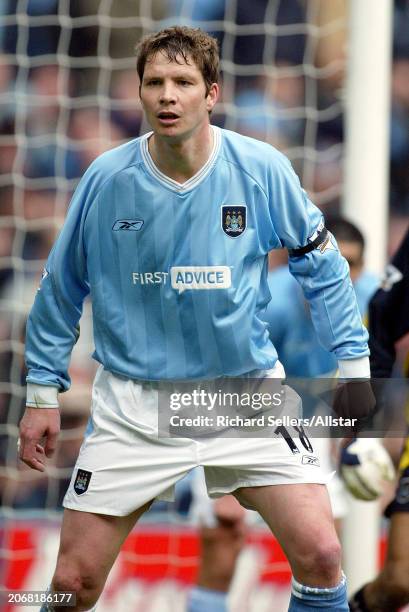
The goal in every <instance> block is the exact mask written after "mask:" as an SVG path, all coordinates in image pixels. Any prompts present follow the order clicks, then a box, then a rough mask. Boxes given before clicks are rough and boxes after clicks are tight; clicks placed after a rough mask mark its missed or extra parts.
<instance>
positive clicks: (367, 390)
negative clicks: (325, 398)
mask: <svg viewBox="0 0 409 612" xmlns="http://www.w3.org/2000/svg"><path fill="white" fill-rule="evenodd" d="M375 406H376V398H375V395H374V392H373V390H372V386H371V381H370V380H367V379H356V380H355V379H349V380H347V381H345V382H340V383H339V384H338V386H337V388H336V389H335V394H334V399H333V409H334V411H335V412H336V414H337V415H338V416H340V417H343V418H346V419H357V427H354V429H356V430H359V425H360V424H362V421H364V420H365V419H367V418H368V417H370V416H371V415H372V414H373V413H374V410H375Z"/></svg>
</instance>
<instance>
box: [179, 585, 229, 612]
mask: <svg viewBox="0 0 409 612" xmlns="http://www.w3.org/2000/svg"><path fill="white" fill-rule="evenodd" d="M210 611H211V612H227V594H226V593H223V592H222V591H213V590H212V589H204V588H203V587H198V586H196V587H194V588H193V589H192V590H191V591H190V593H189V597H188V600H187V612H210Z"/></svg>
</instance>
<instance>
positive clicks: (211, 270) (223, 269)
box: [170, 266, 231, 293]
mask: <svg viewBox="0 0 409 612" xmlns="http://www.w3.org/2000/svg"><path fill="white" fill-rule="evenodd" d="M170 279H171V284H172V287H173V289H176V290H177V291H179V293H182V292H183V291H186V289H228V288H229V287H231V270H230V268H228V267H227V266H183V267H178V266H175V267H174V268H171V269H170Z"/></svg>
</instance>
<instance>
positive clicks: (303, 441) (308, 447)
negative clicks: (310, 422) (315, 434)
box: [274, 425, 314, 455]
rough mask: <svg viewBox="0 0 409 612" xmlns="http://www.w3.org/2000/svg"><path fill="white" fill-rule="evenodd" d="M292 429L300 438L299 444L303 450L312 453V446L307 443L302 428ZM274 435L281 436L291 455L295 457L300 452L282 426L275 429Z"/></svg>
mask: <svg viewBox="0 0 409 612" xmlns="http://www.w3.org/2000/svg"><path fill="white" fill-rule="evenodd" d="M294 429H295V431H296V432H297V433H298V435H299V437H300V442H301V444H302V445H303V447H304V448H305V450H307V451H308V452H309V453H312V452H314V449H313V448H312V444H311V442H310V441H309V439H308V436H307V434H306V433H305V429H304V427H303V426H302V425H297V426H295V427H294ZM274 433H275V434H277V435H278V436H279V435H282V436H283V438H284V440H285V442H286V443H287V444H288V447H289V449H290V451H291V452H292V453H293V455H296V454H297V453H299V452H300V449H299V448H298V446H297V445H296V443H295V442H294V440H293V439H292V437H291V435H290V433H289V431H288V429H286V428H285V427H284V425H280V427H277V428H276V429H275V431H274Z"/></svg>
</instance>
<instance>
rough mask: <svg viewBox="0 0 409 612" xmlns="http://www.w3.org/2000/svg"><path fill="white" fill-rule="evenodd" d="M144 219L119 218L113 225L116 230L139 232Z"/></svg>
mask: <svg viewBox="0 0 409 612" xmlns="http://www.w3.org/2000/svg"><path fill="white" fill-rule="evenodd" d="M142 225H143V221H142V219H118V221H115V223H114V224H113V226H112V229H113V230H114V232H119V231H121V230H122V231H126V232H139V230H140V229H141V228H142Z"/></svg>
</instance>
